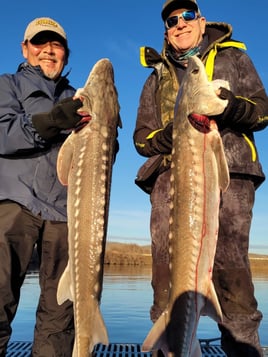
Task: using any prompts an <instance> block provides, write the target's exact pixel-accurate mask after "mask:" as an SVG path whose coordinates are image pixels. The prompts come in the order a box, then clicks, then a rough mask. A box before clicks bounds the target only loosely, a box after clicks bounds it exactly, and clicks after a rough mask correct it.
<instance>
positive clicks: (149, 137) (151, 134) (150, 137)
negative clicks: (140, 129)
mask: <svg viewBox="0 0 268 357" xmlns="http://www.w3.org/2000/svg"><path fill="white" fill-rule="evenodd" d="M162 130H163V129H157V130H154V131H152V132H151V133H150V134H149V135H148V136H146V139H152V138H153V137H154V136H155V134H156V133H158V132H159V131H162Z"/></svg>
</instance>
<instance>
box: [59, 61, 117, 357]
mask: <svg viewBox="0 0 268 357" xmlns="http://www.w3.org/2000/svg"><path fill="white" fill-rule="evenodd" d="M75 97H82V100H83V107H82V108H80V109H79V111H86V112H88V113H89V114H90V115H91V120H90V122H89V123H88V124H87V125H85V126H84V127H82V128H80V130H74V131H73V132H72V133H71V134H70V135H69V136H68V138H67V139H66V141H65V142H64V143H63V145H62V147H61V149H60V151H59V154H58V160H57V173H58V178H59V180H60V182H61V183H62V184H63V185H67V218H68V253H69V260H68V264H67V267H66V269H65V271H64V272H63V274H62V276H61V278H60V281H59V285H58V291H57V301H58V304H62V303H63V302H64V301H65V300H67V299H69V300H71V301H72V302H73V309H74V324H75V343H74V348H73V354H72V356H73V357H88V356H90V355H91V354H92V351H93V349H94V345H95V344H97V343H102V344H105V345H107V344H108V343H109V339H108V333H107V329H106V326H105V323H104V320H103V317H102V314H101V311H100V302H101V292H102V284H103V264H104V255H105V244H106V234H107V222H108V211H109V201H110V188H111V178H112V167H113V162H114V157H115V154H116V153H115V141H116V137H117V127H118V126H120V127H121V119H120V115H119V111H120V106H119V103H118V95H117V90H116V87H115V84H114V71H113V66H112V64H111V62H110V61H109V60H108V59H105V58H104V59H101V60H99V61H98V62H96V64H95V65H94V66H93V68H92V70H91V72H90V74H89V77H88V79H87V81H86V83H85V86H84V87H83V88H79V89H78V90H77V91H76V94H75Z"/></svg>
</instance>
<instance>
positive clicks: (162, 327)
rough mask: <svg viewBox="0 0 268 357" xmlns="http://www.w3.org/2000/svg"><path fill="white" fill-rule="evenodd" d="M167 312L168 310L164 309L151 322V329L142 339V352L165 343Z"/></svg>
mask: <svg viewBox="0 0 268 357" xmlns="http://www.w3.org/2000/svg"><path fill="white" fill-rule="evenodd" d="M167 314H168V311H167V310H165V311H164V312H163V313H162V315H160V317H159V318H158V320H157V321H156V322H155V323H154V324H153V326H152V328H151V330H150V331H149V333H148V335H147V336H146V338H145V340H144V341H143V344H142V347H141V350H142V352H148V351H152V350H156V349H157V350H158V349H162V348H163V346H165V345H166V342H165V340H166V338H165V331H166V327H167Z"/></svg>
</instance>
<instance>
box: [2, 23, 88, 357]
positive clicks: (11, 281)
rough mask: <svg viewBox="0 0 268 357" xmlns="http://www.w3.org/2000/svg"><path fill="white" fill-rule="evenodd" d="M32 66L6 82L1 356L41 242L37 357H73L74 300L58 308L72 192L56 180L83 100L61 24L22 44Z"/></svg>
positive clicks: (34, 32)
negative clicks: (68, 71)
mask: <svg viewBox="0 0 268 357" xmlns="http://www.w3.org/2000/svg"><path fill="white" fill-rule="evenodd" d="M21 47H22V54H23V56H24V58H25V62H24V63H22V64H20V66H19V68H18V71H17V72H16V73H15V74H3V75H1V76H0V180H1V185H0V227H1V228H0V244H1V249H0V356H1V357H3V356H5V355H6V348H7V344H8V341H9V339H10V336H11V332H12V329H11V323H12V321H13V319H14V317H15V314H16V310H17V307H18V303H19V297H20V290H21V286H22V284H23V281H24V278H25V274H26V272H27V268H28V265H29V263H30V260H31V256H32V253H33V247H34V246H35V244H37V247H38V253H39V260H40V278H39V281H40V290H41V292H40V298H39V303H38V307H37V313H36V325H35V331H34V342H33V348H32V356H35V357H37V356H44V357H45V356H47V357H51V356H66V357H67V356H72V350H73V340H74V324H73V307H72V304H71V302H70V301H69V302H65V303H64V304H62V305H58V304H57V300H56V292H57V286H58V281H59V278H60V276H61V274H62V272H63V271H64V269H65V266H66V264H67V260H68V246H67V244H68V243H67V223H66V220H67V216H66V205H67V200H66V196H67V192H66V188H65V187H63V186H62V185H61V184H60V182H59V181H58V179H57V174H56V160H57V154H58V151H59V148H60V146H61V145H62V143H63V141H64V140H65V139H66V137H67V135H69V133H70V129H72V128H74V127H76V126H77V125H78V124H79V123H80V121H81V120H83V122H84V121H85V120H86V121H88V120H90V117H89V116H88V115H87V114H86V113H84V117H83V116H82V115H81V114H78V113H77V110H78V109H79V108H80V107H82V102H81V100H80V99H77V98H76V99H73V95H74V93H75V89H74V88H73V87H72V86H71V85H70V84H69V81H68V79H67V77H66V75H64V76H63V75H62V72H63V70H64V68H65V66H66V64H67V63H68V56H69V48H68V43H67V37H66V33H65V31H64V29H63V28H62V26H61V25H60V24H59V23H58V22H56V21H55V20H53V19H50V18H37V19H34V20H33V21H32V22H30V23H29V25H28V26H27V28H26V31H25V34H24V39H23V42H22V44H21Z"/></svg>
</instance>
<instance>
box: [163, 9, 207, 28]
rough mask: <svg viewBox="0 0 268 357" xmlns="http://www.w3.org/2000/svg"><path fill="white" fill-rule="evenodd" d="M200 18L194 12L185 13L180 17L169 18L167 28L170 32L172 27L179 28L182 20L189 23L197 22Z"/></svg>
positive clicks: (166, 23)
mask: <svg viewBox="0 0 268 357" xmlns="http://www.w3.org/2000/svg"><path fill="white" fill-rule="evenodd" d="M199 17H200V15H198V14H197V13H196V12H195V11H194V10H187V11H183V13H181V14H180V15H175V16H171V17H169V18H167V19H166V21H165V27H166V29H168V30H169V29H171V28H172V27H174V26H177V25H178V23H179V20H180V19H182V20H183V21H184V22H189V21H193V20H196V19H198V18H199Z"/></svg>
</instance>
